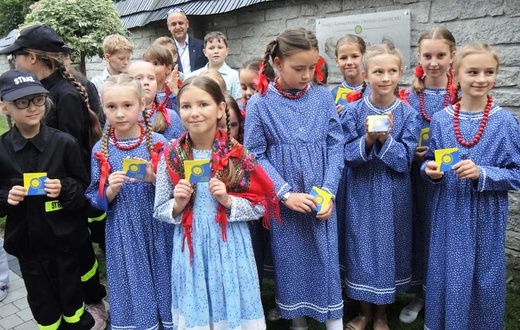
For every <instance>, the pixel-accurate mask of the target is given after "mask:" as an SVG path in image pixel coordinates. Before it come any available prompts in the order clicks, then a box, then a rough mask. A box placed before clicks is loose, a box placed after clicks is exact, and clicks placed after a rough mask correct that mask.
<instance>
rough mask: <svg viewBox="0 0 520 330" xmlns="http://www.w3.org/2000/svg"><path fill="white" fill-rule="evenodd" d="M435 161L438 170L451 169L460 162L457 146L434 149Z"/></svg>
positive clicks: (445, 170)
mask: <svg viewBox="0 0 520 330" xmlns="http://www.w3.org/2000/svg"><path fill="white" fill-rule="evenodd" d="M435 162H436V163H437V166H438V168H439V171H440V172H447V171H451V167H452V166H453V165H455V164H457V163H458V162H460V155H459V148H448V149H438V150H435Z"/></svg>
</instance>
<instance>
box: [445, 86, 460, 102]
mask: <svg viewBox="0 0 520 330" xmlns="http://www.w3.org/2000/svg"><path fill="white" fill-rule="evenodd" d="M447 92H448V93H450V103H451V104H455V103H457V102H459V101H460V98H459V95H458V91H457V87H455V84H453V83H452V84H450V86H449V87H448V91H447Z"/></svg>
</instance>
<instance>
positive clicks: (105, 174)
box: [94, 151, 110, 198]
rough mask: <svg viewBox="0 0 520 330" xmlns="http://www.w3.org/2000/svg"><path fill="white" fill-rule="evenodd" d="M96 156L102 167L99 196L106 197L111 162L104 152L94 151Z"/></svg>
mask: <svg viewBox="0 0 520 330" xmlns="http://www.w3.org/2000/svg"><path fill="white" fill-rule="evenodd" d="M94 158H96V159H97V160H99V165H100V167H101V177H100V179H99V196H100V197H101V198H104V197H105V182H106V181H107V177H108V172H110V163H109V162H108V159H107V158H106V157H105V155H103V153H102V152H100V151H96V152H95V153H94Z"/></svg>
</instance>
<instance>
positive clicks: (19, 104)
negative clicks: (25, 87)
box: [13, 95, 47, 110]
mask: <svg viewBox="0 0 520 330" xmlns="http://www.w3.org/2000/svg"><path fill="white" fill-rule="evenodd" d="M31 102H32V103H33V104H34V105H35V106H37V107H41V106H42V105H44V104H45V102H47V95H38V96H35V97H33V98H32V99H28V98H21V99H18V100H14V101H13V103H14V105H15V106H16V108H18V109H19V110H24V109H27V108H28V107H29V105H30V104H31Z"/></svg>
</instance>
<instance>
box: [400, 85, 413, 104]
mask: <svg viewBox="0 0 520 330" xmlns="http://www.w3.org/2000/svg"><path fill="white" fill-rule="evenodd" d="M409 96H410V91H409V90H408V89H401V90H400V91H399V100H401V102H404V103H406V104H408V105H410V103H409V102H408V97H409Z"/></svg>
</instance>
